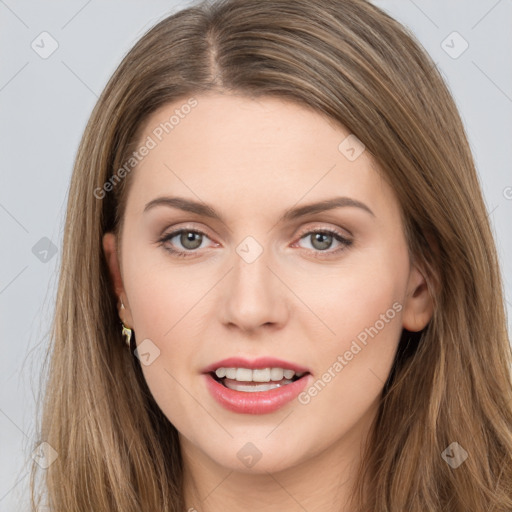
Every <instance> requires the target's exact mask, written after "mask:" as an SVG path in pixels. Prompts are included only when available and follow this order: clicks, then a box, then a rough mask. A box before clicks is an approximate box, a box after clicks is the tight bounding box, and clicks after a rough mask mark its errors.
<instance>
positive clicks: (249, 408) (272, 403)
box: [204, 373, 311, 414]
mask: <svg viewBox="0 0 512 512" xmlns="http://www.w3.org/2000/svg"><path fill="white" fill-rule="evenodd" d="M204 377H205V379H206V386H207V387H208V391H209V392H210V394H211V395H212V397H213V398H214V399H215V400H216V401H217V402H218V403H219V404H220V405H222V406H223V407H224V408H226V409H228V410H229V411H233V412H237V413H240V414H268V413H271V412H274V411H277V410H278V409H280V408H281V407H283V406H284V405H286V404H287V403H289V402H291V401H292V400H293V399H294V398H296V397H297V396H298V395H299V393H300V392H301V391H302V390H303V389H304V388H305V387H306V385H307V383H308V380H309V377H311V375H305V376H304V377H302V378H300V379H298V380H296V381H295V382H292V383H291V384H286V385H284V386H281V387H279V388H275V389H270V390H269V391H254V392H244V391H235V390H234V389H229V388H227V387H226V386H224V385H222V384H221V383H220V382H217V381H216V380H215V379H214V378H213V377H212V376H211V375H210V374H209V373H206V374H204Z"/></svg>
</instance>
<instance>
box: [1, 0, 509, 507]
mask: <svg viewBox="0 0 512 512" xmlns="http://www.w3.org/2000/svg"><path fill="white" fill-rule="evenodd" d="M375 3H376V4H377V5H378V6H380V7H382V8H383V9H384V10H386V11H388V12H389V13H390V14H391V15H392V16H393V17H395V18H396V19H398V20H399V21H401V22H402V23H404V24H405V25H407V26H408V27H410V28H411V29H412V31H413V32H414V33H415V34H416V36H417V37H418V39H419V40H420V41H421V43H422V44H423V46H424V47H425V48H426V49H427V51H428V52H429V53H430V54H431V55H432V57H433V59H434V61H435V62H436V63H437V64H438V67H439V68H440V69H441V71H442V73H443V76H444V77H445V79H446V80H447V82H448V84H449V87H450V89H451V91H452V93H453V94H454V96H455V99H456V102H457V105H458V107H459V109H460V112H461V115H462V118H463V121H464V123H465V126H466V129H467V132H468V135H469V139H470V143H471V147H472V149H473V152H474V156H475V159H476V163H477V168H478V170H479V174H480V178H481V182H482V187H483V191H484V195H485V198H486V203H487V206H488V211H489V216H490V219H491V222H492V225H493V227H494V231H495V236H496V242H497V246H498V250H499V253H500V258H501V262H502V270H503V277H504V281H505V286H506V296H507V303H508V309H509V311H511V308H512V258H511V256H512V232H511V229H510V219H511V218H512V172H511V161H512V137H511V135H512V66H511V61H510V55H512V35H511V33H512V31H511V27H512V0H472V1H467V0H456V1H455V0H450V1H440V0H414V1H413V0H376V1H375ZM188 4H189V2H185V1H181V2H178V1H175V0H174V1H172V0H167V1H164V0H151V1H142V0H140V1H134V0H129V1H128V0H122V1H121V0H108V1H107V0H103V1H99V0H89V1H86V0H84V1H75V0H73V1H70V0H66V1H64V0H59V1H53V2H40V1H35V0H27V1H25V2H17V1H16V0H0V23H1V26H0V52H1V60H0V62H1V66H0V108H1V117H0V141H1V142H2V154H1V160H0V169H1V171H0V176H1V182H0V226H1V237H2V252H1V261H0V308H1V309H0V311H1V317H0V320H1V325H0V329H1V336H2V338H1V343H2V345H1V354H2V357H1V359H0V435H1V438H0V441H1V444H0V446H1V451H0V512H4V511H5V512H14V511H18V510H28V506H27V503H28V502H27V489H28V482H29V477H28V469H27V466H26V460H30V457H31V453H32V451H33V450H34V448H35V447H36V443H37V438H36V436H35V423H34V414H35V404H36V400H37V397H38V393H39V391H40V390H39V372H40V368H41V362H42V358H43V355H44V350H45V347H46V344H47V341H48V328H49V322H50V318H51V315H52V310H53V302H54V297H55V285H56V279H57V271H58V265H59V259H60V253H59V252H57V254H55V255H54V256H53V257H51V258H49V259H48V261H46V262H44V261H42V260H41V257H42V255H41V253H40V254H39V257H37V256H36V255H35V254H34V253H33V250H32V249H33V247H34V246H35V245H36V244H37V242H38V241H39V240H40V239H41V238H43V237H47V238H48V239H50V240H51V241H52V243H53V244H55V246H56V248H57V250H58V251H60V247H61V240H62V228H63V222H64V214H65V204H66V194H67V190H68V185H69V179H70V176H71V171H72V165H73V160H74V157H75V154H76V150H77V147H78V143H79V140H80V138H81V135H82V132H83V129H84V128H85V124H86V122H87V119H88V117H89V114H90V112H91V110H92V108H93V106H94V104H95V102H96V99H97V97H98V95H99V94H100V92H101V90H102V88H103V87H104V85H105V84H106V81H107V79H108V77H109V76H110V75H111V73H112V72H113V71H114V69H115V68H116V66H117V65H118V63H119V62H120V60H121V58H122V57H123V55H124V54H125V53H126V52H127V51H128V50H129V49H130V47H131V46H132V45H133V44H134V43H135V42H136V41H137V40H138V39H139V38H140V37H141V36H142V35H143V33H144V32H145V31H146V30H147V29H148V28H149V27H151V26H152V25H154V24H155V23H156V22H157V21H159V20H160V19H162V18H163V17H165V16H166V15H167V14H169V13H171V12H173V11H175V10H178V9H179V8H182V7H185V6H187V5H188ZM43 31H46V32H48V33H49V34H51V37H52V38H53V39H54V40H56V41H57V43H58V48H57V50H56V51H55V52H54V53H53V54H52V55H50V56H49V57H48V58H46V59H43V58H42V57H41V56H40V55H39V54H38V53H36V51H34V49H32V47H31V45H32V43H33V41H35V42H34V45H39V46H36V48H38V51H39V52H42V51H44V50H46V51H47V50H48V49H49V48H51V46H50V44H51V41H50V39H48V36H40V34H41V33H42V32H43ZM454 31H456V32H458V33H459V34H460V36H461V37H462V38H463V39H464V40H465V41H467V43H468V44H469V47H468V48H467V50H466V51H465V52H464V53H462V54H461V55H460V56H458V58H453V56H454V55H456V54H458V53H459V52H460V51H461V50H462V49H463V45H464V41H463V40H462V39H460V37H458V36H457V35H455V36H450V34H452V32H454ZM447 36H450V37H449V38H448V39H446V38H447ZM44 37H46V39H44V40H43V41H41V39H42V38H44ZM443 41H445V43H443ZM43 45H44V48H43ZM450 47H451V48H450ZM445 50H446V51H445ZM447 51H448V52H451V53H452V56H450V55H449V54H448V53H447ZM84 243H87V241H86V240H84ZM36 247H38V246H36ZM36 252H37V251H36ZM48 256H51V253H49V255H48ZM509 316H510V315H509ZM509 330H512V329H511V322H510V318H509Z"/></svg>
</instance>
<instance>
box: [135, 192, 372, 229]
mask: <svg viewBox="0 0 512 512" xmlns="http://www.w3.org/2000/svg"><path fill="white" fill-rule="evenodd" d="M156 206H167V207H172V208H177V209H179V210H183V211H185V212H190V213H195V214H197V215H201V216H203V217H209V218H212V219H216V220H219V221H220V222H222V223H224V219H223V218H222V216H221V215H220V214H219V213H218V212H216V211H215V209H214V208H212V207H211V206H210V205H208V204H206V203H200V202H197V201H193V200H191V199H185V198H183V197H170V196H163V197H157V198H156V199H153V200H152V201H150V202H149V203H147V204H146V206H145V207H144V212H147V211H148V210H150V209H152V208H155V207H156ZM345 206H351V207H355V208H360V209H361V210H364V211H365V212H367V213H369V214H370V215H372V216H373V217H375V214H374V213H373V211H372V210H371V209H370V208H369V207H368V206H366V204H364V203H362V202H361V201H357V200H356V199H352V198H351V197H334V198H332V199H326V200H324V201H319V202H317V203H311V204H307V205H304V206H299V207H295V208H289V209H288V210H286V211H285V212H284V214H283V215H282V216H281V218H280V219H279V222H286V221H291V220H296V219H298V218H300V217H304V216H306V215H310V214H314V213H320V212H325V211H328V210H333V209H335V208H341V207H345Z"/></svg>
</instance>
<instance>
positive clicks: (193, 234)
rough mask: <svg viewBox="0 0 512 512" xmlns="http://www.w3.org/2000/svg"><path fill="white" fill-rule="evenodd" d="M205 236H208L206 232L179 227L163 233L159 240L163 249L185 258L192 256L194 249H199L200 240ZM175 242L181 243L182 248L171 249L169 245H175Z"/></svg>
mask: <svg viewBox="0 0 512 512" xmlns="http://www.w3.org/2000/svg"><path fill="white" fill-rule="evenodd" d="M205 238H208V236H207V235H206V233H203V232H202V231H199V230H197V229H186V228H183V229H179V230H176V231H173V232H171V233H168V234H166V235H164V236H163V237H162V238H161V239H160V240H158V241H159V242H160V245H162V246H163V247H164V249H165V250H167V251H169V252H170V253H172V254H174V255H175V256H178V257H180V258H187V257H189V256H192V255H193V253H194V252H196V249H200V248H201V245H202V242H203V241H204V239H205ZM173 239H176V242H174V243H172V240H173ZM167 242H171V244H170V245H169V244H166V243H167ZM176 243H179V244H181V246H182V247H183V249H184V250H182V249H180V248H178V250H176V249H173V248H172V247H171V245H175V244H176Z"/></svg>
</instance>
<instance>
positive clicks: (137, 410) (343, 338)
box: [33, 0, 512, 512]
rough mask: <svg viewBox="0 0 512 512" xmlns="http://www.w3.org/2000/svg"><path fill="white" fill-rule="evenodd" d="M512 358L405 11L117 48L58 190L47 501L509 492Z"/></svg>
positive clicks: (192, 506)
mask: <svg viewBox="0 0 512 512" xmlns="http://www.w3.org/2000/svg"><path fill="white" fill-rule="evenodd" d="M511 361H512V357H511V350H510V344H509V340H508V336H507V331H506V324H505V313H504V304H503V295H502V283H501V280H500V273H499V269H498V263H497V257H496V251H495V245H494V241H493V238H492V235H491V231H490V228H489V222H488V219H487V216H486V209H485V206H484V202H483V199H482V194H481V190H480V187H479V183H478V179H477V175H476V171H475V166H474V162H473V159H472V155H471V152H470V148H469V145H468V142H467V139H466V136H465V132H464V129H463V126H462V123H461V120H460V117H459V115H458V112H457V110H456V107H455V105H454V102H453V99H452V98H451V96H450V94H449V92H448V90H447V88H446V86H445V84H444V83H443V81H442V79H441V77H440V75H439V73H438V71H437V69H436V67H435V66H434V64H433V63H432V61H431V59H430V58H429V57H428V55H426V53H425V52H424V51H423V50H422V49H421V48H420V46H419V45H418V43H416V42H415V41H414V40H413V38H412V37H411V36H410V35H409V34H408V33H407V32H406V31H405V30H404V28H403V27H402V26H401V25H400V24H398V23H397V22H396V21H394V20H393V19H391V18H390V17H389V16H387V15H386V14H385V13H384V12H382V11H381V10H379V9H378V8H376V7H375V6H373V5H371V4H369V3H367V2H365V1H363V0H356V1H350V2H348V1H342V0H323V1H319V0H317V1H311V0H294V1H291V0H272V1H269V0H265V1H261V0H225V1H221V2H216V3H213V4H212V5H208V4H201V5H198V6H196V7H191V8H188V9H185V10H183V11H181V12H178V13H177V14H175V15H172V16H169V17H168V18H166V19H164V20H163V21H161V22H160V23H158V24H157V25H156V26H155V27H154V28H153V29H151V30H150V31H149V32H148V33H147V34H146V35H145V36H144V37H143V38H142V39H141V40H140V41H139V42H138V43H137V44H136V45H135V47H134V48H133V49H132V50H131V51H130V52H129V53H128V55H127V56H126V57H125V59H124V60H123V62H122V63H121V64H120V66H119V68H118V69H117V70H116V72H115V73H114V75H113V76H112V78H111V79H110V81H109V83H108V84H107V86H106V88H105V90H104V92H103V94H102V95H101V97H100V99H99V101H98V104H97V105H96V107H95V109H94V111H93V113H92V116H91V119H90V121H89V124H88V126H87V128H86V130H85V134H84V137H83V140H82V143H81V145H80V148H79V151H78V155H77V160H76V164H75V169H74V173H73V177H72V182H71V188H70V193H69V203H68V210H67V219H66V228H65V237H64V246H63V255H62V272H61V277H60V283H59V291H58V300H57V308H56V314H55V321H54V330H53V344H52V347H51V363H50V367H49V381H48V386H47V389H46V401H45V404H44V411H43V416H42V424H41V441H44V442H46V443H48V445H49V446H51V447H52V449H53V450H55V454H56V456H55V460H54V461H53V463H52V464H50V465H49V467H48V469H46V473H45V480H44V484H45V487H46V489H47V493H48V499H49V504H50V510H56V511H61V510H76V511H78V510H94V511H95V512H100V511H105V512H106V511H109V512H110V511H113V510H117V511H123V512H129V511H155V510H169V511H183V510H189V511H192V510H197V511H205V512H208V511H218V510H230V511H231V510H232V511H235V510H244V511H251V510H268V511H273V510H281V511H282V510H289V511H292V510H293V511H295V510H311V511H312V510H322V511H345V512H348V511H404V510H407V511H414V512H416V511H418V512H419V511H424V510H432V511H441V510H443V511H446V510H450V511H468V510H474V511H481V510H487V511H506V510H512V457H511V454H512V436H511V433H512V405H511V404H512V385H511V375H510V368H511ZM36 476H37V475H36V471H35V470H34V472H33V489H34V506H35V502H36V501H37V496H36V494H37V491H36V488H37V485H36Z"/></svg>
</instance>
